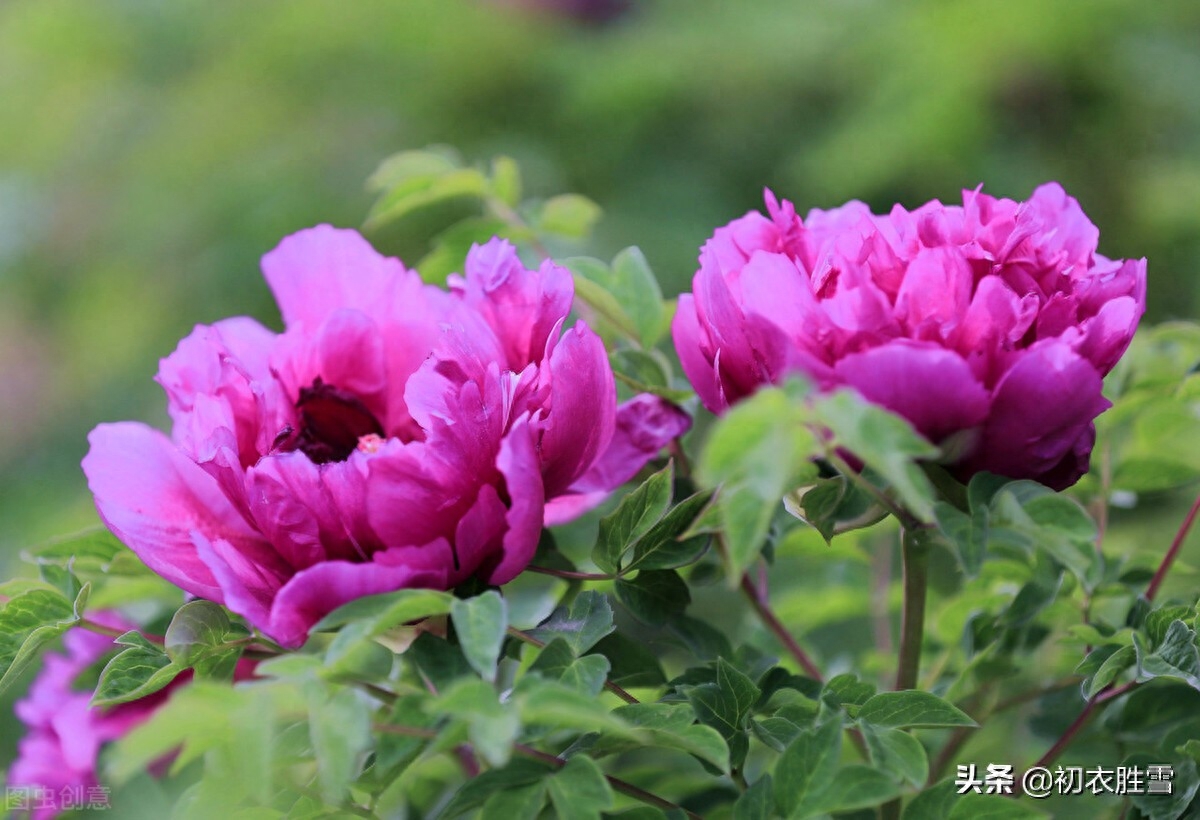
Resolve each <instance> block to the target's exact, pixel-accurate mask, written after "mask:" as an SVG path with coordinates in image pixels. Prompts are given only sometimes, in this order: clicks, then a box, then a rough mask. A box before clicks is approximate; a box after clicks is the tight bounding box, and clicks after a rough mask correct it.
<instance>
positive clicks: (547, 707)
mask: <svg viewBox="0 0 1200 820" xmlns="http://www.w3.org/2000/svg"><path fill="white" fill-rule="evenodd" d="M512 701H513V703H515V705H516V708H517V710H518V712H519V713H520V718H521V721H522V722H523V723H525V724H528V725H535V724H536V725H538V726H542V727H545V728H548V729H572V730H577V731H582V732H603V731H608V732H613V733H614V734H617V735H625V736H629V734H630V729H629V726H628V724H626V723H625V721H623V720H621V719H620V718H619V717H617V716H616V715H615V714H613V712H611V711H609V708H608V706H606V705H605V704H604V702H603V701H602V700H600V699H598V698H595V697H593V696H590V695H585V694H582V693H580V692H578V691H577V690H575V689H572V688H569V687H567V686H565V685H564V684H562V683H557V682H554V681H548V680H544V679H542V678H538V677H535V676H528V675H527V676H526V677H524V678H522V679H521V681H520V682H519V683H518V685H517V687H516V688H515V689H514V690H513V697H512Z"/></svg>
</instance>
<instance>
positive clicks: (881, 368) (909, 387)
mask: <svg viewBox="0 0 1200 820" xmlns="http://www.w3.org/2000/svg"><path fill="white" fill-rule="evenodd" d="M834 371H835V372H836V373H837V375H838V377H839V378H841V379H842V380H843V381H844V382H845V383H846V384H848V385H850V386H851V387H853V388H855V389H856V390H858V392H860V393H862V394H863V396H864V397H865V398H866V399H867V400H868V401H871V402H874V403H875V404H878V405H881V406H883V407H886V408H887V409H889V410H891V411H892V412H893V413H897V414H899V415H901V416H903V417H904V418H906V419H908V421H909V422H910V423H912V425H913V427H915V428H916V429H917V431H918V432H920V433H921V434H922V435H923V436H925V437H926V438H928V439H929V440H930V441H933V442H935V443H937V442H939V441H941V440H942V439H944V438H945V437H946V436H949V435H950V434H952V433H956V432H958V431H959V430H966V429H970V428H972V427H975V426H976V425H978V424H980V423H981V422H982V421H983V420H984V418H985V417H986V416H987V414H988V395H987V391H986V390H984V388H983V385H981V384H980V383H979V382H978V380H977V379H976V378H975V375H974V374H973V373H972V372H971V368H970V367H968V366H967V363H966V362H965V361H963V359H962V357H961V356H959V355H958V354H957V353H955V352H953V351H950V350H946V349H944V348H941V347H937V346H935V345H932V344H924V343H921V342H914V341H910V340H907V339H897V340H896V341H893V342H889V343H888V344H886V345H883V346H882V347H876V348H873V349H871V350H867V351H864V352H862V353H853V354H851V355H849V356H846V357H845V358H843V359H842V360H841V361H839V362H838V363H837V364H836V365H835V366H834Z"/></svg>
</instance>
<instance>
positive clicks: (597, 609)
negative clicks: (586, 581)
mask: <svg viewBox="0 0 1200 820" xmlns="http://www.w3.org/2000/svg"><path fill="white" fill-rule="evenodd" d="M615 628H616V627H614V626H613V611H612V604H610V603H609V602H608V596H606V595H605V594H604V593H603V592H597V591H595V590H588V591H587V592H581V593H580V594H579V595H577V596H576V597H575V600H574V601H572V602H571V605H570V607H559V608H558V609H556V610H554V612H553V613H552V614H551V615H550V617H549V618H548V619H547V620H546V622H545V623H543V624H541V625H539V626H538V627H537V628H536V629H532V630H530V633H529V634H530V635H532V636H533V637H535V638H537V639H538V640H540V641H543V642H549V641H552V640H554V639H555V638H556V637H561V638H563V639H564V640H566V642H567V643H568V644H570V646H571V649H572V651H573V652H574V653H575V655H576V656H579V655H583V654H584V653H586V652H587V651H588V650H589V649H591V648H592V647H593V646H595V645H596V642H597V641H599V640H600V639H601V638H603V637H604V636H605V635H607V634H609V633H610V632H612V631H613V630H614V629H615Z"/></svg>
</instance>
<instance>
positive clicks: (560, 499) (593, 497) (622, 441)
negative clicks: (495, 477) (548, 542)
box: [546, 393, 692, 526]
mask: <svg viewBox="0 0 1200 820" xmlns="http://www.w3.org/2000/svg"><path fill="white" fill-rule="evenodd" d="M691 426H692V419H691V417H690V416H688V414H687V413H685V412H683V410H681V409H680V408H678V407H676V406H675V405H674V404H672V403H671V402H669V401H667V400H666V399H662V398H659V397H658V396H653V395H650V394H649V393H642V394H641V395H638V396H635V397H634V398H632V399H630V400H629V401H627V402H625V403H624V404H622V405H621V406H620V407H618V408H617V426H616V432H615V433H614V434H613V438H612V442H610V443H609V445H608V449H606V450H605V451H604V453H602V454H601V456H600V458H598V459H597V460H596V462H595V463H594V464H592V466H591V468H590V469H589V470H588V471H587V472H586V473H584V474H583V475H582V476H581V477H580V478H579V480H578V481H576V482H575V483H574V484H572V485H571V487H570V489H569V491H568V493H567V494H565V495H560V496H557V497H554V498H551V499H550V500H548V501H547V502H546V524H547V526H553V525H556V524H563V523H566V522H567V521H570V520H571V519H573V518H575V517H576V516H579V515H581V514H582V513H584V512H587V511H588V510H589V509H591V508H592V507H594V506H596V505H597V504H599V503H600V502H602V501H603V500H604V499H605V498H607V497H608V495H609V493H611V492H612V491H613V490H615V489H616V488H617V487H620V486H621V485H622V484H624V483H625V482H626V481H628V480H629V479H631V478H633V477H634V476H635V475H637V473H638V471H639V470H641V469H642V467H644V466H646V462H648V461H650V459H652V458H654V457H655V456H657V455H658V454H659V452H660V451H661V450H662V448H663V447H665V446H666V445H667V444H668V443H669V442H670V441H671V440H673V439H675V438H678V437H679V436H682V435H683V434H684V433H686V432H687V431H688V430H689V429H691Z"/></svg>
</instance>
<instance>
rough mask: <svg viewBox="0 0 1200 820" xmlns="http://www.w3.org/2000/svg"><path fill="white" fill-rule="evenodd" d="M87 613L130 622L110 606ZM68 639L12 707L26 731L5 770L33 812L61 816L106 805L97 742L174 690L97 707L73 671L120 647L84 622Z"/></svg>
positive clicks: (125, 729) (118, 733)
mask: <svg viewBox="0 0 1200 820" xmlns="http://www.w3.org/2000/svg"><path fill="white" fill-rule="evenodd" d="M89 617H90V618H91V619H92V620H94V621H97V622H99V623H102V624H104V625H105V626H110V627H113V628H115V629H132V628H133V626H132V625H131V624H128V623H126V622H125V621H124V620H122V619H121V618H119V617H117V616H115V615H112V614H109V613H104V612H101V613H96V614H92V615H90V616H89ZM63 645H64V647H65V648H66V650H67V654H66V655H59V654H53V653H52V654H48V655H46V656H45V658H44V659H43V662H42V671H41V672H39V673H38V676H37V678H36V679H35V680H34V682H33V685H32V686H31V687H30V689H29V693H28V695H26V697H25V698H24V699H23V700H19V701H17V704H16V708H15V711H16V715H17V717H18V718H20V719H21V721H22V722H23V723H24V724H25V725H26V726H28V727H29V733H28V734H27V735H26V736H25V737H24V738H22V740H21V742H20V746H19V750H18V756H17V760H16V762H14V763H13V765H12V768H11V769H10V770H9V772H8V787H9V788H10V789H20V790H24V791H25V793H26V797H27V798H28V799H27V800H26V801H25V802H26V803H28V808H29V809H30V811H31V816H32V818H33V820H44V819H45V818H49V817H56V816H58V814H59V813H60V812H64V811H67V810H69V809H80V808H84V807H85V806H86V805H87V804H88V803H89V802H91V803H93V804H94V805H95V806H96V807H99V808H107V807H108V806H107V803H108V795H107V792H105V791H103V790H101V789H100V788H98V787H99V785H100V784H99V781H97V779H96V759H97V756H98V755H99V753H100V746H101V745H102V744H104V743H107V742H109V741H112V740H116V739H118V738H120V737H123V736H125V735H126V734H128V733H129V732H130V731H132V730H133V729H134V727H136V726H137V725H138V724H140V723H142V722H144V721H145V720H147V719H149V717H150V715H152V714H153V713H154V710H155V709H157V708H158V707H159V706H160V705H162V704H163V703H164V702H165V701H166V699H167V696H168V692H169V691H170V689H169V688H168V689H163V690H160V691H159V692H156V693H154V694H153V695H150V696H148V697H146V698H143V699H141V700H137V701H133V702H131V703H123V704H121V705H120V706H114V707H113V708H111V709H107V710H104V709H93V708H92V707H91V706H89V702H90V701H91V699H92V692H91V691H90V690H82V691H81V690H78V689H76V688H75V679H76V678H77V677H79V676H80V674H82V673H83V672H84V670H86V669H87V668H88V667H89V666H91V665H92V664H94V663H96V662H97V661H98V660H100V658H101V656H103V655H104V654H105V653H106V652H109V651H111V650H113V649H114V648H120V647H115V646H114V644H113V639H112V638H108V637H105V636H104V635H97V634H95V633H93V632H88V631H86V630H84V629H72V630H70V631H68V632H67V634H66V635H65V636H64V637H63ZM190 676H191V675H190V673H187V677H190ZM180 677H181V679H182V678H183V677H184V676H180ZM180 682H182V680H180ZM174 686H176V683H175V682H174V681H173V682H172V683H171V687H172V688H173V687H174Z"/></svg>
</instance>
